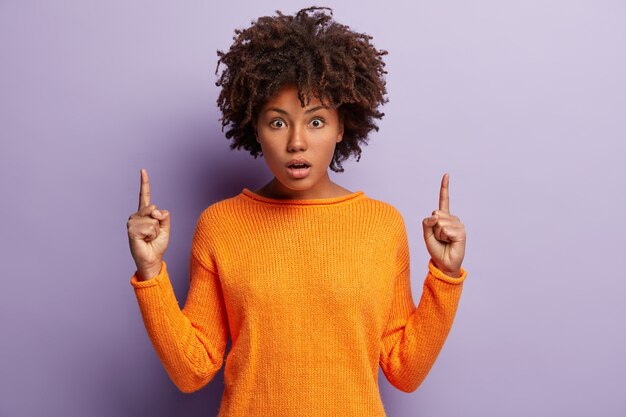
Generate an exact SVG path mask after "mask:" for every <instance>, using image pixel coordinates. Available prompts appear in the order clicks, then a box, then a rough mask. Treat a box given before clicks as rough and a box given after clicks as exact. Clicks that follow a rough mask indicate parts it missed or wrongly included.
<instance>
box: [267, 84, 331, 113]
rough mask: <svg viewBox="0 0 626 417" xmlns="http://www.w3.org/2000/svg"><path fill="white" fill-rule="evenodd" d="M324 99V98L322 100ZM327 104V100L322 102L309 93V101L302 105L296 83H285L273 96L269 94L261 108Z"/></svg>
mask: <svg viewBox="0 0 626 417" xmlns="http://www.w3.org/2000/svg"><path fill="white" fill-rule="evenodd" d="M324 101H326V100H324ZM320 105H321V106H325V107H326V106H327V105H328V103H327V102H322V101H321V100H320V99H319V98H318V97H316V96H315V94H311V96H310V98H309V102H308V103H306V105H305V106H302V102H301V101H300V98H299V97H298V87H297V86H296V85H285V86H283V87H281V88H280V89H279V90H278V91H277V92H276V93H274V95H273V96H271V97H270V98H269V99H268V100H267V101H266V102H265V104H264V105H263V109H264V110H265V109H268V108H271V107H290V108H304V109H307V108H311V107H317V106H320Z"/></svg>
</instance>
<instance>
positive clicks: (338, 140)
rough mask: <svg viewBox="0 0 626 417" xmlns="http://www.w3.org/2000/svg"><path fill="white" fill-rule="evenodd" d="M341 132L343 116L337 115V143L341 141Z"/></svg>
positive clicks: (342, 129)
mask: <svg viewBox="0 0 626 417" xmlns="http://www.w3.org/2000/svg"><path fill="white" fill-rule="evenodd" d="M343 131H344V125H343V115H342V114H341V113H339V133H338V134H337V143H339V142H341V141H342V140H343Z"/></svg>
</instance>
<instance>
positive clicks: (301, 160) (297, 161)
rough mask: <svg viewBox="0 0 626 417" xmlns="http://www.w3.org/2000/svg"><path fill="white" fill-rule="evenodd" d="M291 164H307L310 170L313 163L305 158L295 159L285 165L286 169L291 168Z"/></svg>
mask: <svg viewBox="0 0 626 417" xmlns="http://www.w3.org/2000/svg"><path fill="white" fill-rule="evenodd" d="M291 164H307V165H308V166H309V168H310V167H311V163H310V162H309V161H307V160H306V159H304V158H294V159H292V160H291V161H289V162H287V163H286V164H285V166H286V167H289V165H291Z"/></svg>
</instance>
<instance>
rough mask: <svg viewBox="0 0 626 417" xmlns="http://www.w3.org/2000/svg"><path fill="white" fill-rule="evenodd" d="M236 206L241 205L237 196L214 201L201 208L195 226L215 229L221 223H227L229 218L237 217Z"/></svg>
mask: <svg viewBox="0 0 626 417" xmlns="http://www.w3.org/2000/svg"><path fill="white" fill-rule="evenodd" d="M238 207H241V201H240V199H238V198H237V196H233V197H228V198H225V199H223V200H219V201H216V202H214V203H212V204H211V205H209V206H208V207H205V208H204V209H203V210H202V212H201V213H200V215H199V216H198V220H197V222H196V227H197V228H198V229H211V230H217V229H219V228H220V226H221V225H224V224H227V223H229V220H230V219H235V220H236V219H237V217H238V215H239V210H238Z"/></svg>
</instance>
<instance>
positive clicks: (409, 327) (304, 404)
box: [128, 8, 467, 417]
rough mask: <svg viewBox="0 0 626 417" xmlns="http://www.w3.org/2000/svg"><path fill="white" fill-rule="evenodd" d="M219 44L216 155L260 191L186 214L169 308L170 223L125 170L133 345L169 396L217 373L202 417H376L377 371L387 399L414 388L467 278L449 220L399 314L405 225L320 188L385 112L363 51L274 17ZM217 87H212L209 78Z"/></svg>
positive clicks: (359, 39) (438, 213)
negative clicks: (249, 171) (139, 346)
mask: <svg viewBox="0 0 626 417" xmlns="http://www.w3.org/2000/svg"><path fill="white" fill-rule="evenodd" d="M252 23H253V24H252V25H251V27H249V28H247V29H245V30H237V31H236V33H237V36H236V38H235V41H234V43H233V45H232V46H231V47H230V50H229V51H228V52H226V53H224V52H221V51H218V55H219V57H220V60H219V63H218V69H219V64H224V65H225V66H226V69H225V70H224V71H223V72H222V74H221V76H220V78H219V81H218V82H217V85H218V86H221V87H222V89H221V93H220V96H219V98H218V104H219V106H220V109H221V110H222V113H223V119H222V125H223V127H224V126H228V127H229V129H228V131H227V133H226V137H227V138H228V139H232V141H233V142H232V145H231V148H233V149H234V148H242V147H243V148H244V149H246V150H248V151H249V152H250V153H251V154H252V155H253V156H255V157H256V156H257V155H258V154H262V155H263V157H264V159H265V161H266V163H267V164H268V166H269V168H270V170H271V171H272V173H273V174H274V177H273V178H272V180H271V181H269V182H268V183H267V184H265V185H264V186H262V187H261V188H259V189H257V190H254V191H252V190H250V189H248V188H243V190H242V192H241V193H240V194H238V195H236V196H233V197H230V198H227V199H225V200H222V201H219V202H216V203H214V204H212V205H210V206H209V207H208V208H206V209H205V210H204V211H203V212H202V214H201V215H200V217H199V219H198V221H197V224H196V230H195V233H194V237H193V242H192V250H191V255H190V275H191V278H190V287H189V294H188V296H187V300H186V302H185V306H184V308H183V309H182V310H181V309H180V308H179V305H178V302H177V300H176V297H175V294H174V291H173V289H172V286H171V282H170V278H169V275H168V272H167V266H166V263H165V261H164V260H163V254H164V252H165V249H166V248H167V244H168V240H169V233H170V214H169V212H168V211H167V210H162V209H158V208H157V206H156V205H155V204H152V203H151V201H150V185H149V180H148V174H147V172H146V171H145V170H141V191H140V197H139V209H138V211H137V212H136V213H133V214H132V215H131V216H130V218H129V221H128V237H129V242H130V248H131V253H132V256H133V259H134V260H135V263H136V266H137V271H136V272H135V274H134V275H133V276H132V278H131V281H130V283H131V284H132V286H133V288H134V291H135V294H136V296H137V301H138V304H139V307H140V311H141V314H142V317H143V320H144V323H145V326H146V329H147V332H148V335H149V337H150V339H151V341H152V343H153V345H154V348H155V350H156V352H157V353H158V355H159V358H160V360H161V361H162V363H163V365H164V367H165V369H166V370H167V372H168V374H169V376H170V377H171V379H172V381H173V382H174V383H175V384H176V386H177V387H178V388H179V389H180V390H182V391H183V392H193V391H196V390H199V389H200V388H202V387H204V386H205V385H206V384H207V383H208V382H209V381H211V379H212V378H213V376H214V375H215V374H216V373H217V372H218V371H219V369H220V368H221V367H222V365H223V364H224V356H225V350H226V345H227V341H228V338H229V337H230V339H231V341H232V347H231V349H230V351H229V352H228V355H227V356H226V358H225V365H224V366H225V368H224V382H225V388H224V394H223V397H222V402H221V405H220V412H219V416H221V417H226V416H228V417H233V416H246V417H248V416H300V415H315V416H331V415H332V416H359V417H361V416H384V415H385V410H384V407H383V404H382V401H381V398H380V394H379V389H378V388H379V387H378V368H379V366H380V368H382V370H383V372H384V374H385V376H386V377H387V379H388V380H389V381H390V383H391V384H393V385H394V386H395V387H397V388H398V389H400V390H402V391H405V392H411V391H414V390H415V389H416V388H417V387H418V386H419V385H420V384H421V382H422V381H423V380H424V378H425V377H426V375H427V374H428V372H429V370H430V369H431V367H432V365H433V363H434V362H435V359H436V358H437V355H438V354H439V352H440V350H441V348H442V346H443V344H444V342H445V339H446V337H447V335H448V333H449V331H450V328H451V326H452V323H453V319H454V316H455V313H456V309H457V305H458V302H459V299H460V296H461V289H462V284H463V281H464V280H465V277H466V275H467V272H466V271H465V270H464V269H463V268H462V267H461V263H462V261H463V257H464V253H465V240H466V237H465V230H464V226H463V224H462V223H461V222H460V220H459V218H458V217H457V216H454V215H452V214H451V213H450V211H449V196H448V183H449V180H448V175H447V174H445V175H444V176H443V179H442V182H441V190H440V196H439V209H438V210H435V211H433V212H432V216H430V217H427V218H425V219H424V220H423V232H424V240H425V243H426V248H427V250H428V252H429V254H430V256H431V259H430V261H429V263H428V272H427V276H426V279H425V281H424V291H423V293H422V296H421V300H420V303H419V306H418V307H416V306H415V303H414V301H413V298H412V290H411V286H410V254H409V245H408V238H407V233H406V228H405V223H404V220H403V218H402V215H401V214H400V212H399V211H398V210H397V209H395V208H394V207H393V206H391V205H389V204H387V203H385V202H382V201H379V200H375V199H372V198H370V197H369V196H367V195H366V194H365V193H364V192H363V191H360V190H359V191H351V190H348V189H346V188H344V187H342V186H340V185H339V184H336V183H334V182H333V181H331V180H330V178H329V175H328V169H329V168H330V169H332V170H333V171H336V172H342V171H343V169H342V167H341V161H342V160H345V159H347V158H348V157H350V156H351V155H356V156H360V152H361V149H360V146H359V145H360V143H365V142H366V141H367V137H368V133H369V132H371V131H372V130H373V129H377V126H376V124H375V121H374V119H380V118H381V117H382V116H383V113H380V112H379V111H378V107H379V106H380V105H381V104H383V103H384V102H386V100H387V99H386V98H385V94H386V90H385V81H384V79H383V75H384V74H385V73H386V72H385V71H384V63H383V61H382V59H381V58H382V56H383V55H384V54H386V51H378V50H377V49H375V48H374V47H373V46H372V44H371V43H370V39H371V37H370V36H368V35H365V34H360V33H356V32H353V31H352V30H350V28H349V27H347V26H344V25H341V24H339V23H337V22H335V21H333V19H332V17H331V16H330V15H328V14H327V13H326V12H325V11H324V10H323V8H309V9H303V10H301V11H299V12H298V13H297V14H296V15H294V16H287V15H283V14H282V13H280V12H277V15H276V16H271V17H262V18H259V19H258V20H256V21H254V22H252ZM216 72H217V70H216Z"/></svg>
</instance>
